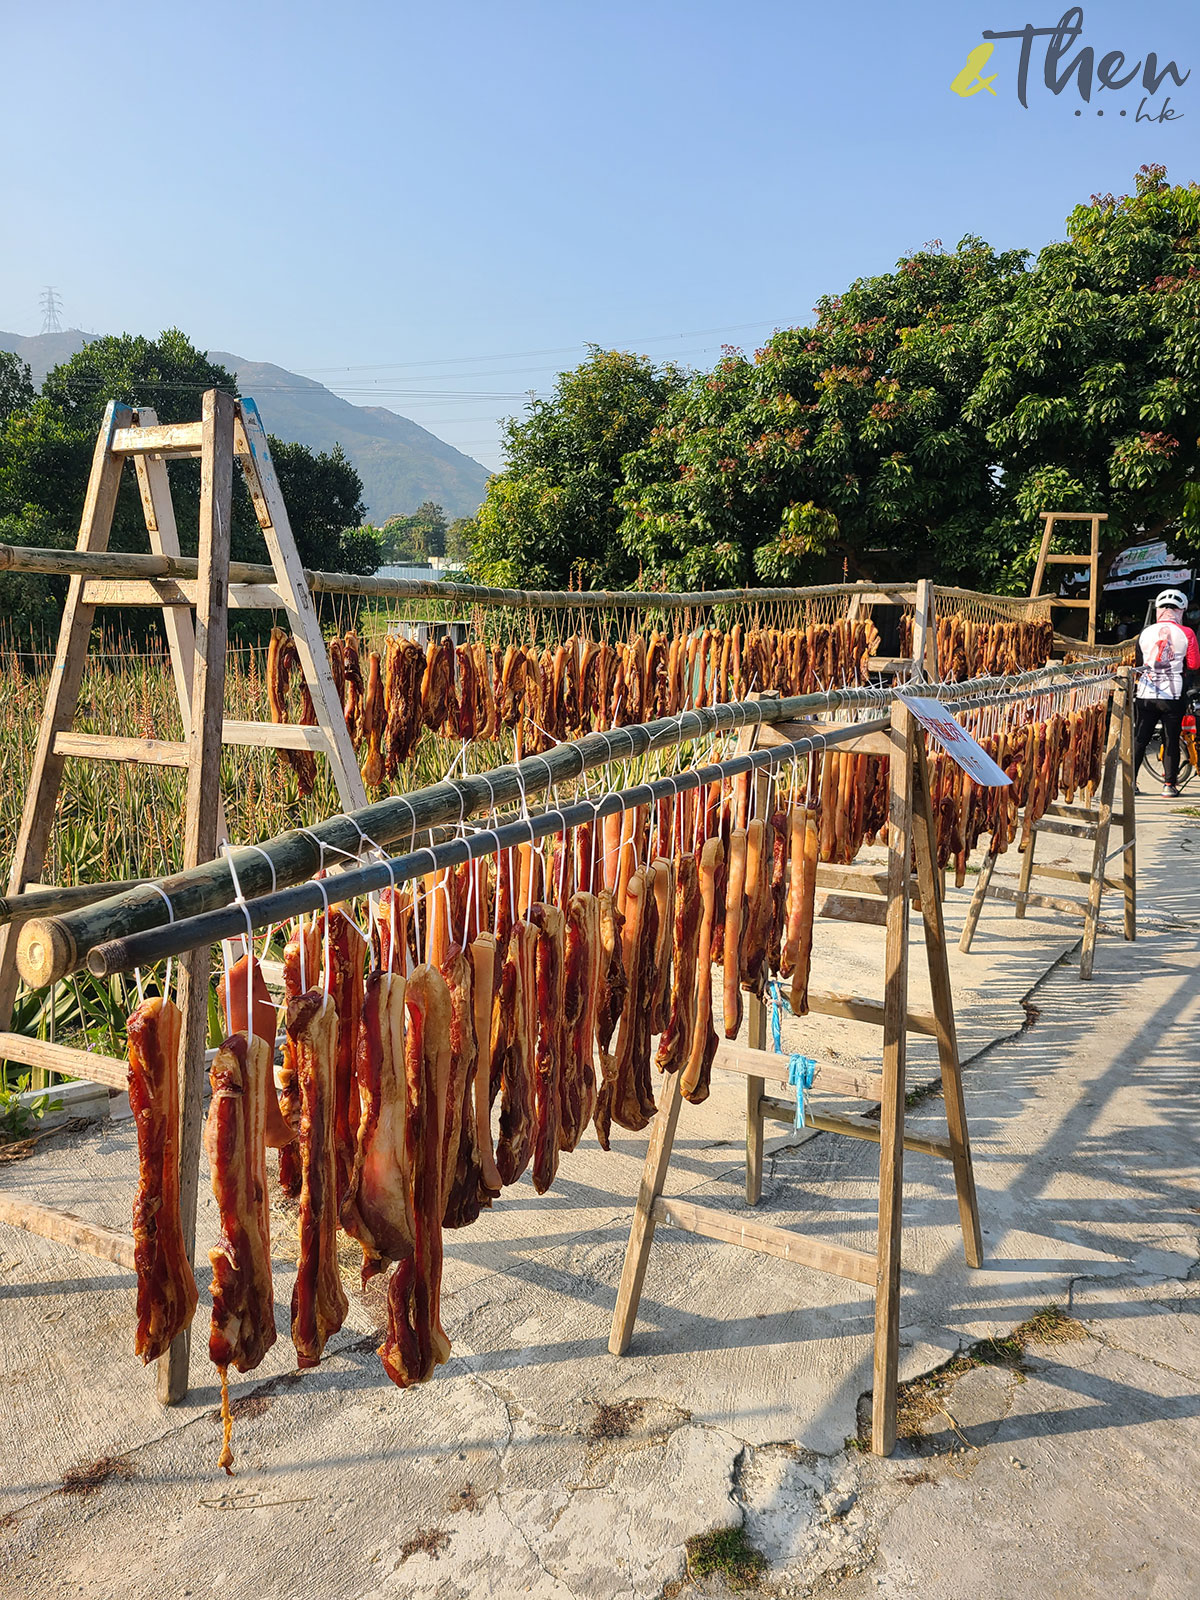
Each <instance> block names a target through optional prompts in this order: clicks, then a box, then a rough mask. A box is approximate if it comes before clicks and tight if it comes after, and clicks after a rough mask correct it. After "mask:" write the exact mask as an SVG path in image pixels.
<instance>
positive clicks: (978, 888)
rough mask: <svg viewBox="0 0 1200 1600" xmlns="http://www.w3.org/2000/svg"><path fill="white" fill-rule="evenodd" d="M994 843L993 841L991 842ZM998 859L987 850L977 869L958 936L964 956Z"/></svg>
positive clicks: (993, 852) (959, 945) (994, 852)
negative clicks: (973, 891)
mask: <svg viewBox="0 0 1200 1600" xmlns="http://www.w3.org/2000/svg"><path fill="white" fill-rule="evenodd" d="M993 843H994V841H993ZM998 859H999V857H998V855H997V853H996V851H995V850H989V851H988V853H987V855H986V856H985V857H984V862H983V865H982V866H981V867H980V869H979V877H978V879H977V881H976V884H975V893H974V894H973V895H972V896H971V904H970V907H969V908H968V911H967V917H966V921H965V922H964V923H963V931H962V933H961V935H960V936H959V940H958V948H959V949H960V950H961V951H962V952H963V954H964V955H965V954H966V952H967V951H968V950H969V949H970V948H971V941H972V939H974V937H975V929H976V928H977V927H978V926H979V914H980V912H981V911H982V910H983V904H984V901H985V900H986V899H987V892H988V888H989V887H990V885H991V881H992V873H993V872H995V870H996V862H997V860H998Z"/></svg>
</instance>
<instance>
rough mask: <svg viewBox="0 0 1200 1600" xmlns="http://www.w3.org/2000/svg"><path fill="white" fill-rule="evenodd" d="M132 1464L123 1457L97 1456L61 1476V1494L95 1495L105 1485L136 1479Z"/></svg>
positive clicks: (71, 1468) (69, 1469)
mask: <svg viewBox="0 0 1200 1600" xmlns="http://www.w3.org/2000/svg"><path fill="white" fill-rule="evenodd" d="M136 1475H137V1474H136V1470H135V1468H134V1465H133V1462H132V1461H128V1460H126V1458H125V1457H124V1456H97V1457H96V1459H95V1461H86V1462H83V1463H81V1464H80V1465H79V1466H77V1467H69V1468H68V1469H67V1471H66V1472H64V1473H63V1475H62V1484H61V1486H60V1490H59V1492H60V1493H61V1494H79V1495H84V1494H95V1493H96V1492H97V1490H99V1489H102V1488H103V1487H104V1485H105V1484H106V1483H112V1482H114V1481H115V1482H117V1483H128V1482H129V1480H130V1479H131V1478H133V1477H136Z"/></svg>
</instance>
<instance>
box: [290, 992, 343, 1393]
mask: <svg viewBox="0 0 1200 1600" xmlns="http://www.w3.org/2000/svg"><path fill="white" fill-rule="evenodd" d="M287 1031H288V1036H289V1037H290V1039H291V1040H292V1043H293V1044H294V1046H295V1049H296V1063H297V1071H298V1075H299V1080H300V1173H301V1185H300V1260H299V1263H298V1265H297V1267H296V1282H295V1285H294V1287H293V1289H292V1343H293V1344H294V1345H295V1346H296V1364H297V1366H300V1367H315V1366H316V1365H317V1364H318V1362H319V1361H320V1359H321V1352H322V1351H323V1350H324V1348H325V1341H326V1340H327V1339H328V1338H329V1335H330V1334H331V1333H336V1332H337V1331H338V1329H339V1328H340V1327H341V1325H342V1323H343V1322H344V1321H345V1319H346V1312H347V1311H348V1309H349V1305H348V1303H347V1300H346V1292H345V1290H344V1289H343V1288H342V1280H341V1275H340V1273H339V1271H338V1261H337V1224H338V1210H337V1158H336V1149H337V1147H336V1141H335V1126H336V1124H335V1117H336V1099H337V1077H336V1073H337V1008H336V1006H335V1005H334V1003H333V1001H332V999H331V998H330V997H329V996H328V995H326V994H323V993H321V991H320V990H310V991H309V992H308V993H307V994H302V995H301V996H300V997H299V999H297V1000H291V1001H289V1002H288V1008H287Z"/></svg>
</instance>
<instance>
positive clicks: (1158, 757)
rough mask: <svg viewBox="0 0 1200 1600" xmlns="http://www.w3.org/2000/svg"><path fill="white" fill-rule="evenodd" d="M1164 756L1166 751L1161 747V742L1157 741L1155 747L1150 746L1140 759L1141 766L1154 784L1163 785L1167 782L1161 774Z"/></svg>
mask: <svg viewBox="0 0 1200 1600" xmlns="http://www.w3.org/2000/svg"><path fill="white" fill-rule="evenodd" d="M1165 754H1166V750H1165V749H1164V747H1163V742H1162V740H1161V739H1159V741H1158V743H1157V745H1150V746H1149V747H1148V749H1147V751H1146V754H1145V755H1144V756H1143V757H1142V766H1143V767H1144V769H1145V770H1146V772H1148V773H1149V775H1150V777H1151V778H1152V779H1153V780H1154V782H1155V783H1165V782H1166V781H1167V780H1166V777H1165V776H1164V774H1163V757H1164V755H1165Z"/></svg>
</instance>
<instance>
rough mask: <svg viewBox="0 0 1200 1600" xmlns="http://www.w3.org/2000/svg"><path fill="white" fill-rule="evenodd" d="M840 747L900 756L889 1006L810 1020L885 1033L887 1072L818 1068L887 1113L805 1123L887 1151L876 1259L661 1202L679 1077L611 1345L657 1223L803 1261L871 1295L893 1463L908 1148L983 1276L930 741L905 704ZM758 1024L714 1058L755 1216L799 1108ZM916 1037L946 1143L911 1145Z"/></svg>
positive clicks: (878, 1394)
mask: <svg viewBox="0 0 1200 1600" xmlns="http://www.w3.org/2000/svg"><path fill="white" fill-rule="evenodd" d="M798 727H799V725H793V726H792V727H785V726H780V727H777V728H775V729H773V730H767V731H768V733H769V734H770V735H771V736H772V737H774V738H776V739H779V740H787V739H789V738H795V737H796V736H797V729H798ZM838 748H839V750H841V751H852V750H867V751H869V752H871V753H884V754H888V755H890V757H891V762H890V770H891V797H890V804H889V820H890V823H891V826H890V829H889V836H888V866H887V878H886V883H885V884H884V885H883V887H884V888H885V890H886V912H885V916H886V921H885V926H886V929H887V943H886V953H885V958H884V998H883V1001H882V1003H879V1002H877V1001H872V1000H867V999H862V998H859V997H856V996H847V995H834V994H828V995H823V994H819V993H810V997H809V1003H810V1009H811V1010H812V1011H815V1012H821V1013H825V1014H830V1015H838V1016H848V1017H852V1018H854V1019H856V1020H858V1021H862V1022H870V1023H874V1024H876V1025H878V1026H879V1027H880V1028H882V1030H883V1063H882V1070H881V1071H880V1072H874V1071H870V1070H867V1069H865V1068H864V1069H862V1070H857V1069H848V1068H847V1067H845V1066H844V1065H841V1064H834V1063H832V1062H820V1061H819V1062H818V1064H817V1069H816V1073H815V1075H814V1088H816V1089H821V1088H824V1089H827V1090H829V1091H832V1092H833V1093H836V1094H841V1095H850V1096H856V1097H860V1098H861V1099H863V1100H865V1101H869V1102H874V1103H877V1104H879V1106H880V1108H881V1115H880V1120H879V1121H878V1122H874V1121H872V1120H871V1119H869V1118H867V1117H849V1116H831V1115H823V1114H819V1113H813V1112H810V1111H807V1110H806V1115H805V1123H806V1125H807V1126H811V1127H817V1128H822V1129H827V1130H829V1131H831V1132H836V1133H842V1134H846V1135H849V1136H850V1137H852V1138H858V1139H867V1140H870V1141H872V1142H878V1144H879V1224H878V1243H877V1248H876V1250H875V1252H874V1253H873V1254H872V1253H869V1252H866V1251H863V1250H857V1249H851V1248H849V1247H847V1246H843V1245H837V1244H832V1243H829V1242H827V1241H825V1240H823V1239H813V1238H808V1237H805V1236H804V1235H802V1234H798V1233H794V1232H792V1231H791V1230H789V1229H785V1228H778V1227H773V1226H770V1225H768V1224H766V1223H762V1222H757V1221H754V1220H752V1219H745V1218H743V1217H740V1216H735V1215H733V1214H731V1213H729V1212H727V1211H722V1210H718V1209H716V1208H714V1207H709V1206H699V1205H694V1204H692V1203H691V1202H689V1201H682V1200H673V1199H670V1198H669V1197H667V1196H666V1195H664V1193H663V1190H664V1187H665V1185H666V1178H667V1170H668V1167H669V1166H670V1161H671V1152H672V1148H673V1145H674V1140H675V1130H676V1126H677V1124H678V1120H679V1110H680V1106H681V1104H682V1096H681V1095H680V1092H679V1077H678V1074H671V1075H669V1076H668V1077H667V1078H666V1079H665V1080H664V1081H663V1083H662V1091H661V1099H660V1104H659V1111H658V1115H657V1117H656V1118H655V1121H654V1123H653V1126H652V1129H651V1134H650V1144H649V1148H648V1150H647V1152H646V1164H645V1167H644V1169H643V1172H642V1180H641V1184H640V1186H639V1189H638V1195H637V1201H636V1204H635V1207H634V1214H633V1222H632V1225H631V1227H630V1232H629V1243H628V1246H627V1248H626V1253H625V1265H624V1269H623V1271H622V1273H621V1282H620V1287H619V1289H618V1292H617V1303H616V1308H615V1310H614V1313H613V1321H612V1331H611V1334H610V1336H609V1342H608V1347H609V1350H610V1351H611V1352H612V1353H613V1354H614V1355H624V1354H625V1352H626V1351H627V1350H628V1349H629V1344H630V1340H631V1338H632V1336H633V1329H634V1324H635V1323H636V1321H637V1313H638V1305H639V1303H640V1300H641V1295H642V1286H643V1283H644V1281H645V1276H646V1267H647V1264H648V1262H649V1259H650V1248H651V1245H652V1243H653V1240H654V1230H655V1227H656V1226H657V1224H659V1223H660V1222H661V1223H669V1224H671V1225H672V1226H674V1227H678V1228H683V1229H685V1230H687V1231H688V1232H691V1233H698V1234H701V1235H703V1236H704V1237H706V1238H710V1239H717V1240H721V1241H723V1242H725V1243H727V1244H733V1245H740V1246H741V1247H743V1248H744V1249H748V1250H754V1251H757V1252H760V1253H762V1254H765V1255H772V1256H778V1257H780V1258H782V1259H783V1260H786V1261H798V1262H802V1263H803V1264H804V1265H806V1266H810V1267H815V1268H817V1269H818V1270H819V1271H822V1272H831V1273H834V1274H836V1275H837V1276H839V1277H843V1278H849V1279H851V1280H853V1281H854V1282H856V1283H862V1284H865V1285H868V1286H873V1287H874V1289H875V1355H874V1384H873V1392H872V1409H871V1448H872V1449H873V1450H874V1451H875V1452H876V1453H877V1454H879V1455H890V1454H891V1451H892V1450H893V1448H894V1447H895V1443H896V1379H897V1369H898V1364H899V1349H900V1250H901V1222H902V1217H901V1210H902V1202H903V1170H904V1151H905V1150H906V1149H908V1150H920V1151H924V1152H926V1153H928V1154H932V1155H936V1156H940V1157H943V1158H944V1159H946V1160H948V1161H950V1163H951V1165H952V1167H953V1170H954V1183H955V1190H956V1192H957V1197H958V1211H959V1221H960V1224H961V1227H962V1234H963V1244H964V1249H965V1253H966V1259H967V1263H968V1265H970V1266H972V1267H978V1266H981V1265H982V1263H983V1243H982V1238H981V1235H980V1228H979V1210H978V1205H977V1202H976V1196H975V1179H974V1174H973V1170H972V1165H971V1147H970V1139H969V1135H968V1132H967V1117H966V1108H965V1104H964V1101H963V1092H962V1077H961V1072H960V1067H959V1059H958V1041H957V1036H956V1033H955V1026H954V1008H953V1003H952V999H951V990H950V972H949V966H948V962H947V953H946V934H945V927H944V924H943V920H942V906H941V900H940V897H939V891H938V881H937V879H938V875H937V866H936V862H937V854H936V832H935V825H934V817H933V811H932V806H931V803H930V790H929V776H928V766H927V762H926V757H925V736H924V733H923V731H922V730H921V729H920V728H919V727H918V725H917V723H916V720H915V718H914V717H913V715H912V713H911V712H910V711H909V710H908V708H907V707H906V706H905V705H904V704H903V702H901V701H897V702H895V703H894V704H893V706H892V712H891V728H890V730H889V731H888V732H887V733H879V734H868V735H864V737H863V739H862V740H861V741H857V742H855V743H851V744H840V745H839V746H838ZM914 857H915V861H916V884H915V890H916V896H915V897H919V900H920V910H921V916H922V919H923V922H924V929H925V948H926V954H927V957H928V961H929V978H930V987H931V991H932V995H933V1011H932V1013H930V1014H926V1015H923V1014H919V1013H913V1012H911V1011H910V1010H909V1006H908V958H909V904H910V899H912V898H914V885H913V882H912V878H911V862H912V860H913V859H914ZM837 870H839V871H842V872H843V873H844V871H845V869H837ZM865 876H866V875H864V877H865ZM818 881H820V880H818ZM847 886H849V885H847ZM864 904H865V902H864ZM863 920H869V921H872V922H877V921H878V918H877V916H876V915H875V914H874V913H873V911H871V910H867V911H865V912H864V913H863ZM750 1023H751V1034H752V1037H753V1036H754V1035H757V1039H756V1040H755V1042H754V1043H752V1044H750V1045H738V1044H722V1045H721V1046H720V1048H719V1049H718V1052H717V1056H716V1065H717V1066H719V1067H723V1068H726V1069H727V1070H730V1071H734V1072H740V1073H743V1074H744V1075H745V1077H746V1080H747V1113H748V1116H747V1146H746V1180H747V1181H746V1187H747V1200H748V1202H749V1203H750V1204H751V1205H753V1204H756V1203H757V1201H758V1200H759V1198H760V1195H761V1186H762V1154H763V1119H764V1117H779V1116H785V1117H786V1120H787V1121H789V1122H790V1121H791V1120H792V1114H793V1107H792V1106H791V1105H790V1104H787V1103H786V1102H784V1101H782V1100H780V1099H778V1098H775V1097H769V1096H767V1095H766V1093H765V1089H766V1086H767V1083H768V1082H769V1083H771V1084H773V1085H780V1086H786V1085H787V1082H788V1072H787V1057H786V1056H782V1055H775V1054H772V1053H771V1052H769V1051H766V1050H764V1049H762V1048H761V1045H762V1043H763V1040H764V1030H765V1009H764V1008H763V1007H762V1005H761V1002H760V1003H758V1006H757V1010H755V1009H754V1008H751V1015H750ZM909 1032H921V1033H928V1034H931V1035H933V1036H934V1037H935V1038H936V1039H937V1042H938V1057H939V1060H940V1063H941V1074H942V1088H943V1092H944V1097H945V1106H946V1125H947V1135H946V1136H945V1137H942V1136H940V1135H939V1136H931V1135H928V1134H921V1135H910V1134H907V1133H906V1132H905V1127H904V1093H905V1088H904V1079H905V1057H906V1044H907V1034H908V1033H909Z"/></svg>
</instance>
